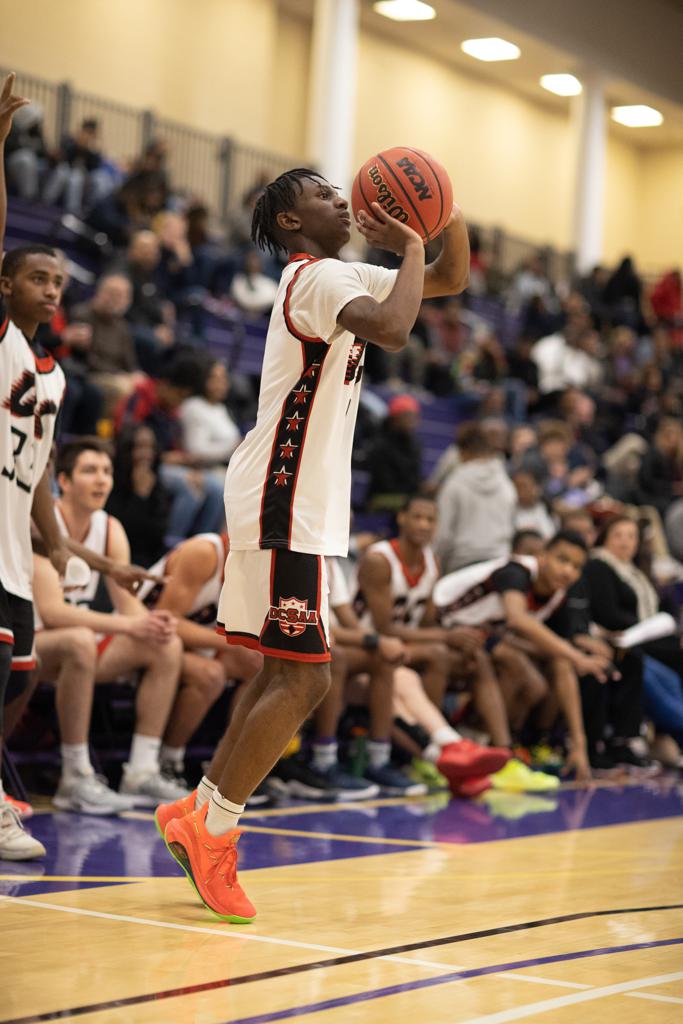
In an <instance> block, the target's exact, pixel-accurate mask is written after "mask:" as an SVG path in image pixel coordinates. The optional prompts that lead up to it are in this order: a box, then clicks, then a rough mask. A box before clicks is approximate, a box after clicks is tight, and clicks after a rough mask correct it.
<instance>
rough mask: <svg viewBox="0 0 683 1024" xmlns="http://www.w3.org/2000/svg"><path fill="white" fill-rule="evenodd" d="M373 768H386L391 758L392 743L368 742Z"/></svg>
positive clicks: (369, 757)
mask: <svg viewBox="0 0 683 1024" xmlns="http://www.w3.org/2000/svg"><path fill="white" fill-rule="evenodd" d="M366 750H367V752H368V761H369V762H370V767H371V768H384V765H385V764H388V763H389V758H390V757H391V743H389V741H388V740H368V742H367V744H366Z"/></svg>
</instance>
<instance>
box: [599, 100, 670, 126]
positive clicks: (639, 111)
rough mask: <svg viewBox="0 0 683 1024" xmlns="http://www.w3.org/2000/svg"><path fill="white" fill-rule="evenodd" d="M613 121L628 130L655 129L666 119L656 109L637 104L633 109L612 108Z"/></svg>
mask: <svg viewBox="0 0 683 1024" xmlns="http://www.w3.org/2000/svg"><path fill="white" fill-rule="evenodd" d="M612 120H613V121H616V122H617V123H618V124H625V125H626V127H627V128H655V127H656V126H657V125H658V124H661V123H662V121H663V120H664V118H663V117H662V115H661V114H660V112H659V111H658V110H655V108H654V107H646V106H645V104H643V103H636V104H635V105H634V106H632V107H612Z"/></svg>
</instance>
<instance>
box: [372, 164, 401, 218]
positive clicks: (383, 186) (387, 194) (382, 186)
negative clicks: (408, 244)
mask: <svg viewBox="0 0 683 1024" xmlns="http://www.w3.org/2000/svg"><path fill="white" fill-rule="evenodd" d="M368 177H369V178H370V181H371V182H372V184H373V185H374V186H375V188H376V189H377V196H376V197H375V199H376V202H378V203H379V205H380V206H381V207H383V209H384V210H385V211H386V212H387V213H388V214H389V216H390V217H393V218H394V220H400V221H401V223H402V224H405V223H407V221H408V212H407V210H404V208H403V207H402V206H401V204H400V203H399V201H398V200H397V198H396V196H395V195H394V194H393V192H392V191H391V189H390V188H389V186H388V185H387V183H386V182H385V180H384V178H383V177H382V172H381V171H380V169H379V167H378V166H377V164H373V166H372V167H370V168H369V169H368Z"/></svg>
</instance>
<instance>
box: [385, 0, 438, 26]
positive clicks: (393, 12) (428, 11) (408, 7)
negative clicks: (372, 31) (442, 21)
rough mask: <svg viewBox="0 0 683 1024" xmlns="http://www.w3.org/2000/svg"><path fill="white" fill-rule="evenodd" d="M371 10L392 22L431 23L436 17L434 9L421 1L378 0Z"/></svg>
mask: <svg viewBox="0 0 683 1024" xmlns="http://www.w3.org/2000/svg"><path fill="white" fill-rule="evenodd" d="M373 8H374V10H375V11H376V13H377V14H382V15H383V16H384V17H385V18H391V19H392V21H431V20H432V18H435V17H436V11H435V10H434V8H433V7H430V5H429V4H423V3H422V0H378V3H376V4H373Z"/></svg>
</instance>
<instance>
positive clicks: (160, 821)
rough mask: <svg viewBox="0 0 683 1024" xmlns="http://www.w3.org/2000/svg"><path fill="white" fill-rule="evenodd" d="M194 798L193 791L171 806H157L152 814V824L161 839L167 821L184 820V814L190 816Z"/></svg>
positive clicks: (194, 792) (195, 792) (195, 793)
mask: <svg viewBox="0 0 683 1024" xmlns="http://www.w3.org/2000/svg"><path fill="white" fill-rule="evenodd" d="M196 796H197V790H196V789H193V790H192V792H191V793H189V794H188V795H187V796H183V797H181V798H180V800H174V801H173V803H172V804H159V806H158V807H157V809H156V811H155V812H154V824H155V825H156V827H157V831H158V832H159V835H160V836H161V838H162V839H164V833H165V832H166V826H167V825H168V823H169V821H173V819H174V818H184V817H185V815H186V814H192V812H193V810H194V803H195V797H196Z"/></svg>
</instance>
